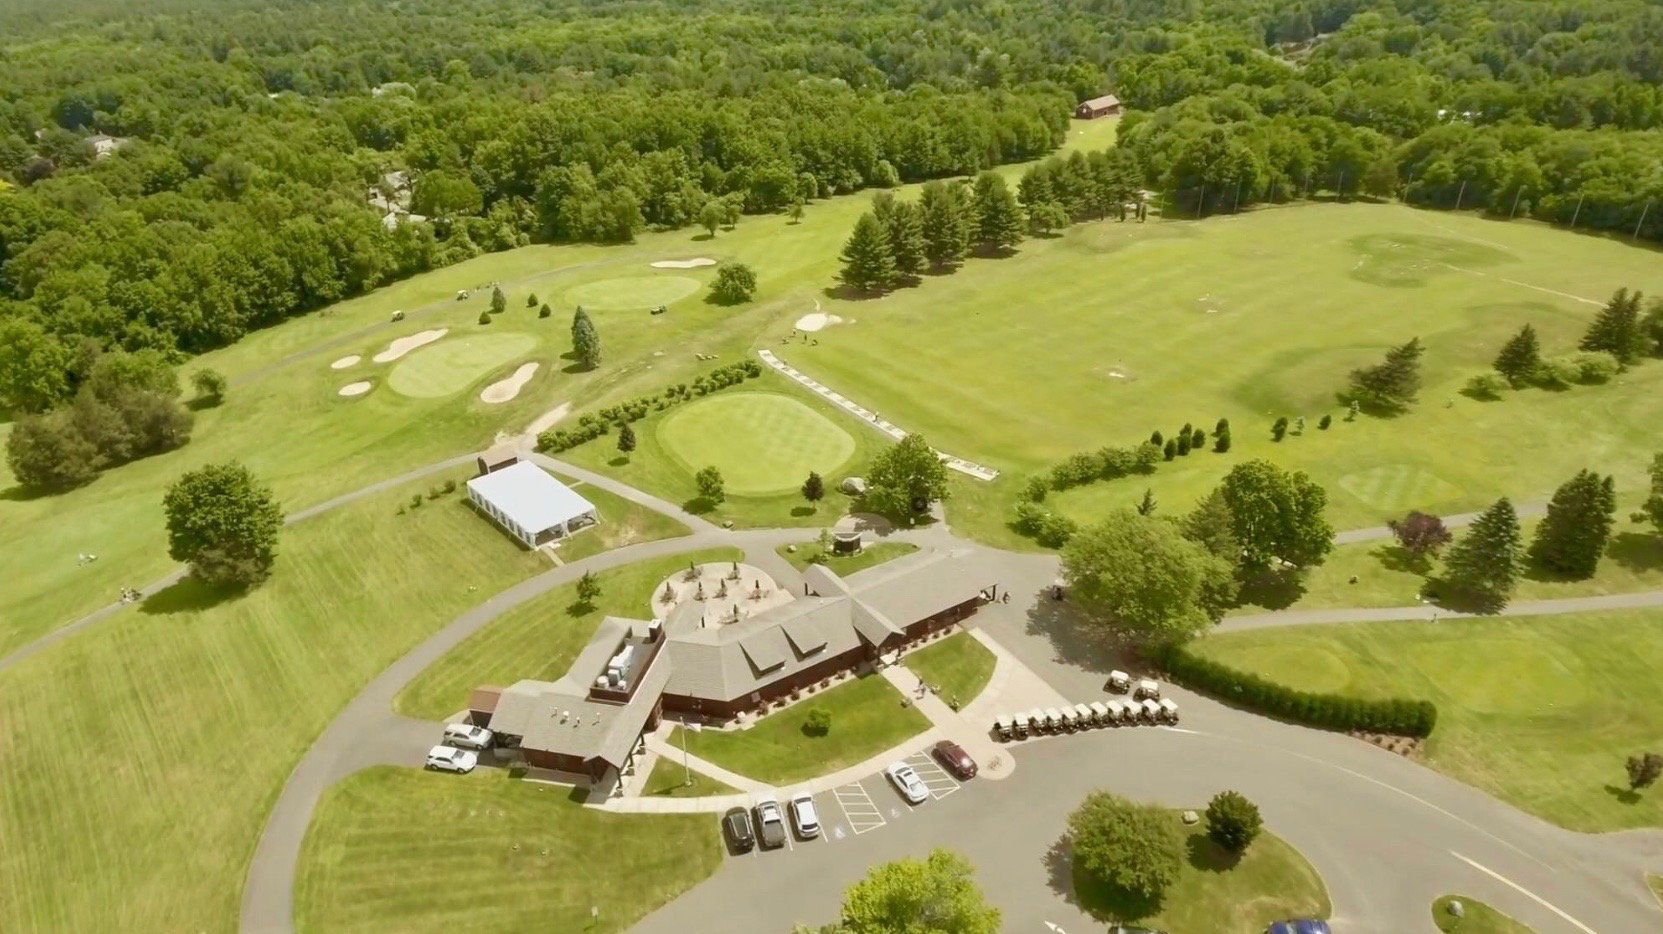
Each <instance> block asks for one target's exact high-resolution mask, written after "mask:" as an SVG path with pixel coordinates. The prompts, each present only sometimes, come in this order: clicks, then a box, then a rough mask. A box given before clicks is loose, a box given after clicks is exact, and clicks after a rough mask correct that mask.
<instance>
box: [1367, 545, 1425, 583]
mask: <svg viewBox="0 0 1663 934" xmlns="http://www.w3.org/2000/svg"><path fill="white" fill-rule="evenodd" d="M1369 557H1371V558H1373V559H1374V560H1376V561H1378V562H1380V566H1381V567H1383V568H1385V569H1386V570H1388V571H1399V572H1402V573H1405V574H1418V575H1420V576H1421V577H1425V576H1426V575H1427V574H1430V573H1431V572H1432V560H1431V559H1430V558H1429V557H1427V556H1426V555H1417V554H1415V553H1414V552H1412V551H1410V550H1409V549H1407V548H1405V547H1403V546H1402V545H1381V546H1380V547H1378V548H1375V549H1373V550H1372V551H1370V552H1369Z"/></svg>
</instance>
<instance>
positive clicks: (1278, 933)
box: [1265, 918, 1332, 934]
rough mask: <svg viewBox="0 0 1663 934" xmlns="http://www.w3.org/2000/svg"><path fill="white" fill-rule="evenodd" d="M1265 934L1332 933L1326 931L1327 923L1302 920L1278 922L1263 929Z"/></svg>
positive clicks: (1307, 919) (1308, 919)
mask: <svg viewBox="0 0 1663 934" xmlns="http://www.w3.org/2000/svg"><path fill="white" fill-rule="evenodd" d="M1265 934H1332V932H1331V931H1329V930H1328V922H1327V921H1316V920H1313V919H1310V918H1304V919H1300V920H1296V921H1278V922H1276V923H1275V924H1272V925H1271V926H1270V927H1268V928H1265Z"/></svg>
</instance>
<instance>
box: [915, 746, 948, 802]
mask: <svg viewBox="0 0 1663 934" xmlns="http://www.w3.org/2000/svg"><path fill="white" fill-rule="evenodd" d="M906 761H907V764H908V765H910V766H912V770H913V771H914V772H917V773H918V778H919V780H921V781H922V782H923V783H924V787H925V789H927V790H928V791H929V793H930V797H932V798H934V799H935V800H937V801H940V800H941V799H942V798H945V797H947V796H948V795H950V794H952V793H953V792H955V791H958V790H959V780H958V779H956V778H954V777H953V776H952V775H951V774H950V773H949V772H948V771H947V770H946V769H944V768H942V767H941V766H940V765H939V764H938V763H937V762H936V761H935V759H934V758H932V757H931V756H930V755H929V754H928V753H923V752H920V753H916V754H914V755H912V756H910V757H908V758H907V760H906Z"/></svg>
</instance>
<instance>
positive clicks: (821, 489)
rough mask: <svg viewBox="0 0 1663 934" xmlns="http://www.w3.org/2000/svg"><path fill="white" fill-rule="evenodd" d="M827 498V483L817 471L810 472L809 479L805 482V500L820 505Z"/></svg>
mask: <svg viewBox="0 0 1663 934" xmlns="http://www.w3.org/2000/svg"><path fill="white" fill-rule="evenodd" d="M825 496H826V481H825V480H823V479H821V478H820V475H819V474H818V473H816V472H815V471H812V470H811V471H809V472H808V479H807V480H804V481H803V499H806V500H808V501H809V502H811V503H818V502H819V501H820V500H822V499H824V498H825Z"/></svg>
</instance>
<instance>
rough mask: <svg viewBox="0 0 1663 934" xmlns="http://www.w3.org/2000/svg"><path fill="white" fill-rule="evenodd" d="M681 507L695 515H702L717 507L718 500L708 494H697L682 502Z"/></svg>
mask: <svg viewBox="0 0 1663 934" xmlns="http://www.w3.org/2000/svg"><path fill="white" fill-rule="evenodd" d="M681 508H683V509H685V510H687V511H688V512H690V513H692V514H693V515H695V516H702V515H705V514H707V513H710V512H713V511H714V510H715V509H716V501H715V500H713V499H711V498H710V497H708V496H695V497H693V498H692V499H690V500H687V501H686V502H684V503H682V504H681Z"/></svg>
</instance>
